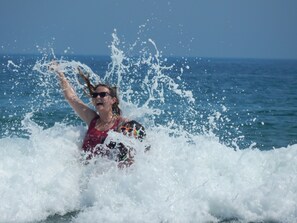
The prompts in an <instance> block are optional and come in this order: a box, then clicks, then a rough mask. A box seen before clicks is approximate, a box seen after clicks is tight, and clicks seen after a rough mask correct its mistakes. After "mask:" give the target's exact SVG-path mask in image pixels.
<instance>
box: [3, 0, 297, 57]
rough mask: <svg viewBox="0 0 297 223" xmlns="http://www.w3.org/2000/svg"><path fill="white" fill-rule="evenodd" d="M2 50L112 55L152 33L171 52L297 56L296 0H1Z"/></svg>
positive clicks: (150, 37) (178, 54)
mask: <svg viewBox="0 0 297 223" xmlns="http://www.w3.org/2000/svg"><path fill="white" fill-rule="evenodd" d="M0 29H1V34H0V54H11V53H13V54H15V53H21V54H31V53H34V54H35V53H37V54H38V53H40V51H41V49H49V48H52V49H53V50H54V52H55V53H56V54H75V55H110V47H109V46H110V44H111V41H112V34H113V33H114V32H115V30H116V33H117V36H118V37H119V39H120V41H121V42H122V45H123V46H124V45H126V46H127V45H129V44H133V43H134V42H135V41H136V40H140V41H147V40H148V39H151V40H153V41H154V42H155V44H156V45H157V47H158V49H159V50H160V51H162V54H163V55H166V56H195V57H223V58H275V59H297V1H296V0H0Z"/></svg>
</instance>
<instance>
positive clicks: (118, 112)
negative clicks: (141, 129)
mask: <svg viewBox="0 0 297 223" xmlns="http://www.w3.org/2000/svg"><path fill="white" fill-rule="evenodd" d="M78 74H79V75H80V76H81V78H82V79H83V80H84V82H85V83H86V84H87V86H86V88H85V89H84V92H85V93H86V94H87V95H88V96H89V97H91V96H92V94H93V93H95V92H96V89H97V88H98V87H106V88H107V89H108V90H109V93H110V96H111V97H114V98H116V102H115V103H113V105H112V112H113V113H114V114H115V115H121V114H122V111H121V109H120V108H119V97H118V89H117V87H116V86H114V87H112V86H110V85H108V84H103V83H99V84H97V85H93V84H92V83H91V81H90V79H89V76H86V75H85V74H84V73H83V72H82V70H81V69H80V68H78ZM86 90H88V92H87V91H86Z"/></svg>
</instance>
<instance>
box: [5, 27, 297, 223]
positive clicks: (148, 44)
mask: <svg viewBox="0 0 297 223" xmlns="http://www.w3.org/2000/svg"><path fill="white" fill-rule="evenodd" d="M137 44H140V46H141V47H143V49H142V50H140V52H141V55H140V56H138V57H135V56H133V55H128V54H129V53H131V54H132V53H133V48H135V49H136V48H137V47H139V45H137ZM121 46H122V45H121V42H120V39H119V38H118V37H117V35H116V33H114V34H113V41H112V43H111V46H110V49H111V53H112V55H111V62H110V63H109V64H108V65H107V69H106V70H105V72H104V73H103V75H102V74H100V73H99V75H97V74H95V73H97V72H96V71H95V70H94V71H93V70H92V69H91V68H90V67H88V66H87V65H85V64H84V63H82V62H79V61H77V60H67V59H66V58H59V59H57V57H56V56H55V55H54V54H53V53H52V54H51V55H50V56H48V55H44V56H43V57H42V58H41V59H38V60H37V61H36V62H35V65H34V66H33V67H32V63H31V65H30V66H28V69H27V70H26V72H20V70H21V69H22V67H23V66H25V65H22V63H24V62H23V60H20V61H19V62H16V61H13V60H9V61H10V62H8V65H9V66H6V69H11V70H13V72H14V73H15V72H17V73H21V77H22V78H23V79H18V78H17V76H14V77H13V78H12V79H13V81H14V82H15V80H17V81H18V83H19V84H14V85H12V86H13V87H14V88H12V87H11V89H5V90H4V92H8V91H9V90H11V91H13V92H18V91H19V92H23V93H25V95H26V94H27V96H28V97H26V98H22V100H21V99H20V97H19V95H17V94H16V95H15V96H16V97H11V100H10V102H11V103H9V104H10V105H11V106H12V107H13V109H14V110H15V112H16V115H12V116H11V117H10V118H15V117H16V116H19V115H20V118H18V119H17V120H19V122H18V125H16V124H14V123H13V122H10V125H12V127H14V128H15V130H11V129H10V128H9V129H8V128H7V129H6V130H3V131H1V134H3V133H2V132H6V133H5V134H3V135H1V136H2V137H1V138H0V144H1V149H0V157H1V158H0V193H1V202H0V213H1V214H0V222H40V221H41V222H53V221H55V222H220V221H221V222H222V221H223V222H269V221H270V222H271V221H276V222H294V221H295V220H296V218H297V212H296V200H297V190H296V186H295V185H296V184H297V177H296V176H297V175H296V173H297V162H296V161H297V160H296V159H297V158H296V157H297V146H296V144H295V145H292V146H288V147H287V148H282V149H277V150H269V151H260V150H258V149H254V148H253V147H255V146H254V144H252V145H251V146H250V148H247V149H245V150H239V149H236V151H235V150H234V148H232V147H229V146H227V145H225V144H224V143H222V142H221V141H220V140H219V138H218V137H217V136H216V135H215V134H214V132H215V129H219V128H220V123H222V122H228V121H229V120H228V117H227V116H226V115H224V112H225V111H226V110H227V108H226V107H225V106H223V105H221V107H220V110H219V111H218V110H217V111H212V110H211V111H209V113H208V114H207V115H204V114H201V113H199V111H198V110H197V107H196V106H195V102H196V101H197V99H195V98H194V96H193V94H192V92H191V91H189V90H187V85H186V83H185V82H183V69H181V68H179V67H176V66H175V64H174V63H171V62H170V61H169V60H168V59H166V58H163V56H162V55H161V53H160V51H159V50H158V48H157V46H156V44H155V42H154V41H153V40H151V39H149V40H148V41H143V42H140V43H138V42H136V43H134V44H132V45H131V46H129V47H127V48H128V49H129V52H127V51H124V50H122V49H123V48H122V49H121ZM149 49H152V50H149ZM126 54H127V55H126ZM51 58H54V59H56V60H58V62H59V64H60V66H59V68H60V69H61V70H62V71H64V72H65V74H66V75H67V77H68V78H69V80H70V82H71V84H72V86H73V87H74V88H75V90H76V91H77V92H78V95H79V97H81V98H82V100H84V101H85V102H86V103H88V99H87V98H86V97H85V96H84V93H83V88H84V85H83V84H82V82H81V81H80V80H79V77H78V75H77V67H80V68H82V69H83V70H84V72H86V73H88V74H89V75H90V78H91V80H92V81H93V82H94V83H98V82H107V83H111V84H114V85H117V86H118V87H119V88H120V95H121V106H122V110H123V111H124V116H126V117H129V118H132V119H136V120H138V121H140V122H141V123H143V124H144V125H145V127H146V128H147V139H146V141H145V143H147V144H150V146H151V149H150V151H148V152H144V149H143V148H142V144H138V145H137V142H131V143H133V145H136V146H137V148H138V149H137V155H136V162H135V164H133V165H132V166H131V167H130V168H128V169H124V170H121V169H118V168H117V164H116V163H115V162H112V161H109V160H106V159H103V158H98V159H97V160H96V161H97V162H93V163H90V164H89V165H87V166H85V165H83V164H82V163H81V162H80V161H79V160H80V153H79V150H80V146H81V143H82V139H83V137H84V134H85V131H86V127H85V126H82V125H81V122H80V121H79V120H78V119H77V118H75V115H74V114H73V113H71V110H70V109H69V107H68V105H67V104H66V103H65V101H64V99H63V98H62V96H61V92H60V89H59V86H58V83H57V79H56V77H55V74H54V73H51V72H49V71H48V65H49V63H50V62H51ZM15 69H16V70H17V71H16V70H15ZM95 69H97V70H98V68H95ZM185 69H187V68H185ZM32 70H33V71H32ZM28 71H29V72H28ZM29 78H30V80H31V81H28V80H27V79H29ZM26 80H27V82H25V81H26ZM23 82H24V83H26V84H28V85H29V86H23V85H22V83H23ZM25 87H27V88H25ZM24 105H26V107H25V109H22V108H23V107H24ZM90 106H91V105H90ZM11 111H12V109H11V110H9V109H8V112H10V113H11ZM5 114H6V113H5ZM12 114H13V113H12ZM202 116H203V117H204V118H206V122H205V123H207V124H205V125H201V122H200V121H199V119H201V117H202ZM49 123H50V124H49ZM3 126H4V125H3ZM5 128H6V127H5ZM7 132H8V133H7ZM11 132H18V134H10V133H11ZM109 137H119V139H121V137H123V136H118V135H116V133H111V134H110V136H109ZM107 140H108V139H107ZM122 140H125V138H122ZM236 146H237V145H236V139H235V140H234V147H235V148H237V147H236Z"/></svg>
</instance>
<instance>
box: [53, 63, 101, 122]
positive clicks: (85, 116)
mask: <svg viewBox="0 0 297 223" xmlns="http://www.w3.org/2000/svg"><path fill="white" fill-rule="evenodd" d="M50 70H52V71H55V72H56V73H57V76H58V79H59V81H60V86H61V89H62V91H63V94H64V97H65V99H66V100H67V101H68V103H69V104H70V106H71V107H72V108H73V110H74V111H75V112H76V113H77V114H78V116H79V117H80V118H81V119H82V120H83V121H84V122H86V123H87V124H88V125H89V124H90V123H91V121H92V120H93V119H94V118H95V117H96V116H97V114H96V112H95V111H94V110H92V109H90V108H89V107H88V106H87V105H86V104H85V103H84V102H83V101H82V100H81V99H80V98H79V97H78V96H77V94H76V92H75V91H74V90H73V88H72V86H71V85H70V83H69V81H68V80H67V78H66V77H65V75H64V73H63V72H61V71H59V70H58V65H57V64H52V65H51V66H50Z"/></svg>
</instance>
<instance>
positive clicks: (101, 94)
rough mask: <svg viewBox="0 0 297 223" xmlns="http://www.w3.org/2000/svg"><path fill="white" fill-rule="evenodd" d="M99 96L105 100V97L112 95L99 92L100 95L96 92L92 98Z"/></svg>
mask: <svg viewBox="0 0 297 223" xmlns="http://www.w3.org/2000/svg"><path fill="white" fill-rule="evenodd" d="M98 95H99V97H100V98H104V97H106V96H107V95H110V94H109V93H107V92H99V93H98V92H94V93H92V98H97V97H98Z"/></svg>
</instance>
